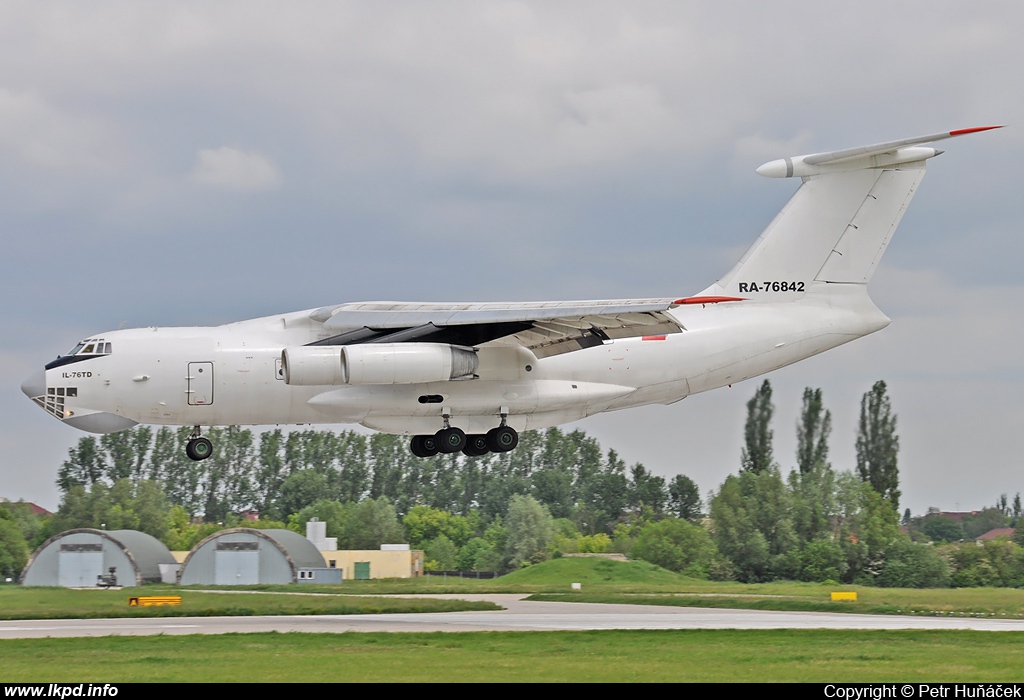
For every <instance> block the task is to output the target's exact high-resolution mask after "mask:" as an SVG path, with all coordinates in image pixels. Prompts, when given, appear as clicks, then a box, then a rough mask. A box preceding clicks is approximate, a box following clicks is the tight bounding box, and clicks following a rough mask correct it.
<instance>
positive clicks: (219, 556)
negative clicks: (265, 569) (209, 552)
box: [213, 542, 260, 586]
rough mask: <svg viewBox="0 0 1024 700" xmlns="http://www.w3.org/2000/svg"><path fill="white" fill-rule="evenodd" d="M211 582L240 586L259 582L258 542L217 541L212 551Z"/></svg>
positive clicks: (219, 584) (220, 584)
mask: <svg viewBox="0 0 1024 700" xmlns="http://www.w3.org/2000/svg"><path fill="white" fill-rule="evenodd" d="M213 582H214V583H215V584H216V585H218V586H241V585H245V584H250V583H259V582H260V543H259V542H217V547H216V549H214V552H213Z"/></svg>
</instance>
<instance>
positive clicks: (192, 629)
mask: <svg viewBox="0 0 1024 700" xmlns="http://www.w3.org/2000/svg"><path fill="white" fill-rule="evenodd" d="M430 597H438V598H458V599H462V600H489V601H493V602H495V603H497V604H498V605H501V606H502V607H503V608H505V609H504V610H494V611H485V612H451V613H403V614H385V615H286V616H285V615H277V616H263V617H168V618H145V619H143V618H118V619H90V620H17V621H0V639H16V638H33V637H36V638H38V637H100V636H107V635H153V634H224V633H228V632H236V633H244V632H271V631H274V632H329V633H336V632H486V631H548V630H612V629H865V630H878V629H915V630H926V629H970V630H986V631H1014V632H1024V620H1019V619H1013V620H1011V619H997V618H974V617H927V616H901V615H852V614H842V613H805V612H774V611H755V610H730V609H717V608H714V609H713V608H677V607H668V606H666V607H655V606H650V605H625V604H603V603H561V602H539V601H528V600H523V598H524V597H525V596H524V595H520V594H480V595H444V596H442V595H438V596H430Z"/></svg>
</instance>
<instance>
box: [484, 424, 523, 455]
mask: <svg viewBox="0 0 1024 700" xmlns="http://www.w3.org/2000/svg"><path fill="white" fill-rule="evenodd" d="M518 444H519V433H517V432H516V430H515V428H510V427H509V426H507V425H503V426H499V427H497V428H492V429H491V430H489V431H487V447H489V448H490V450H491V452H511V451H512V450H514V449H516V445H518Z"/></svg>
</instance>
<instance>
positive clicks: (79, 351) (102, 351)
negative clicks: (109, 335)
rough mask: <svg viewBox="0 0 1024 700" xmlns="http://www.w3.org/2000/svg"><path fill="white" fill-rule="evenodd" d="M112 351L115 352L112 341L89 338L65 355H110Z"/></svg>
mask: <svg viewBox="0 0 1024 700" xmlns="http://www.w3.org/2000/svg"><path fill="white" fill-rule="evenodd" d="M111 352H113V349H112V347H111V344H110V343H107V342H105V341H104V340H102V339H96V338H88V339H86V340H83V341H82V342H81V343H79V344H78V345H76V346H75V347H74V348H72V349H71V352H69V353H68V354H67V355H65V356H64V357H71V356H72V355H109V354H110V353H111Z"/></svg>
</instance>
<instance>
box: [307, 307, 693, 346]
mask: <svg viewBox="0 0 1024 700" xmlns="http://www.w3.org/2000/svg"><path fill="white" fill-rule="evenodd" d="M678 305H679V300H677V299H627V300H608V301H565V302H525V303H523V302H513V303H506V302H486V303H478V304H444V303H406V302H363V303H350V304H339V305H337V306H330V307H324V308H322V309H317V310H316V311H314V312H313V313H311V314H310V318H312V319H313V320H316V321H320V322H322V323H323V324H324V329H325V330H327V331H329V332H331V333H334V334H335V335H334V336H332V337H331V338H328V339H325V340H323V341H319V342H320V343H321V344H335V343H337V344H348V343H361V342H384V340H386V339H394V341H392V340H388V342H402V341H403V340H404V334H405V332H406V331H407V330H408V331H409V332H412V333H414V334H415V335H416V337H417V338H418V339H419V341H420V342H423V341H426V342H459V344H463V345H483V344H487V343H496V344H515V345H521V346H523V347H526V348H529V349H530V350H532V351H534V353H535V354H537V356H538V357H549V356H551V355H558V354H562V353H565V352H572V351H574V350H581V349H583V348H588V347H594V346H595V345H600V344H601V343H602V342H604V341H606V340H609V339H616V338H632V337H639V336H643V335H651V334H668V333H679V332H680V331H682V330H683V328H682V326H681V325H680V324H679V322H678V321H677V320H676V319H675V318H674V317H673V316H672V315H671V314H669V313H666V312H667V311H669V310H670V309H672V308H675V307H676V306H678ZM419 329H429V330H430V333H429V334H427V335H424V334H423V333H421V332H418V331H419Z"/></svg>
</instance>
